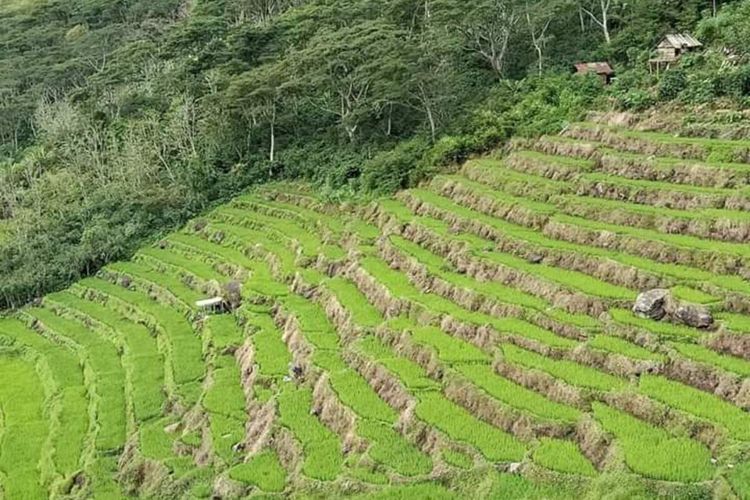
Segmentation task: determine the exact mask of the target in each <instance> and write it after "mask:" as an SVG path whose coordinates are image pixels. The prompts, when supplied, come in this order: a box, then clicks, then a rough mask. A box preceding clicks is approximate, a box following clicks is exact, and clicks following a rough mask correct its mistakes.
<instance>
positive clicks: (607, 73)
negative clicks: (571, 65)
mask: <svg viewBox="0 0 750 500" xmlns="http://www.w3.org/2000/svg"><path fill="white" fill-rule="evenodd" d="M575 72H576V73H577V74H579V75H596V76H598V77H599V78H600V79H601V80H602V83H604V85H609V84H610V83H612V78H614V77H615V70H613V69H612V66H610V65H609V63H607V62H589V63H578V64H576V65H575Z"/></svg>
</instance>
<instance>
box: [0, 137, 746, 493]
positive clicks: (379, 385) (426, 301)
mask: <svg viewBox="0 0 750 500" xmlns="http://www.w3.org/2000/svg"><path fill="white" fill-rule="evenodd" d="M747 151H748V148H747V145H745V144H742V143H727V142H719V141H710V140H706V141H698V140H692V139H690V140H688V139H685V140H679V139H676V138H672V137H668V136H663V135H660V134H649V133H642V132H639V133H636V132H629V131H625V130H617V129H611V128H607V127H604V126H601V125H596V124H579V125H575V126H572V127H571V128H570V129H569V130H568V131H567V132H566V134H565V135H564V136H560V137H548V138H542V139H540V140H537V141H523V142H522V141H519V142H516V143H514V144H513V148H512V151H510V152H509V153H508V154H507V155H505V156H504V157H502V158H499V159H491V158H486V159H479V160H473V161H470V162H469V163H467V164H466V165H465V166H464V167H463V168H462V169H461V170H460V171H459V172H458V173H456V174H451V175H441V176H438V177H436V178H435V179H433V180H432V181H431V182H429V183H427V184H426V185H424V186H422V187H420V188H418V189H413V190H410V191H405V192H402V193H399V194H398V195H397V196H396V197H394V198H392V199H384V200H380V201H377V202H374V203H370V204H363V205H357V204H348V205H346V206H334V205H330V204H326V203H324V202H322V201H321V200H319V199H317V198H316V197H315V195H314V193H313V192H312V191H310V190H308V189H307V188H305V187H304V186H297V185H291V186H290V185H284V186H275V187H273V188H267V189H264V190H262V191H259V192H255V193H252V194H248V195H246V196H243V197H240V198H238V199H236V200H234V201H233V202H232V203H230V204H229V205H227V206H224V207H221V208H219V209H217V210H215V211H213V212H211V213H209V214H207V215H206V216H204V217H202V218H200V219H198V220H195V221H193V222H192V223H191V224H189V225H188V227H186V228H185V229H184V230H183V231H181V232H178V233H175V234H173V235H171V236H169V237H167V238H165V239H164V240H163V241H161V242H159V243H158V244H157V245H155V246H154V247H153V248H147V249H144V250H142V251H141V252H140V253H138V255H136V257H135V258H134V259H133V260H132V261H131V262H122V263H117V264H113V265H111V266H108V267H107V268H106V269H105V270H104V271H102V272H101V273H100V275H99V276H98V277H95V278H90V279H86V280H83V281H81V282H79V283H77V284H75V285H74V286H72V287H71V288H70V289H69V290H66V291H63V292H59V293H56V294H52V295H49V296H47V297H45V298H44V300H43V301H42V303H41V304H39V305H37V306H35V307H30V308H27V309H24V310H22V311H19V312H17V313H15V314H14V315H13V316H9V317H7V318H3V319H0V374H1V375H2V380H3V383H2V384H0V487H1V488H2V494H0V497H5V498H8V499H15V498H19V499H21V498H23V499H33V498H45V497H48V496H55V497H66V496H74V497H86V496H93V497H96V498H118V497H128V496H148V495H154V496H162V497H170V498H181V497H182V498H209V497H214V498H237V497H242V496H246V495H252V494H267V495H276V496H289V495H291V496H299V497H319V498H334V497H344V496H346V497H348V496H356V495H372V496H375V497H378V498H454V497H455V498H465V497H467V496H469V495H471V496H473V497H479V498H578V497H581V496H582V495H586V494H588V495H589V496H590V497H591V498H600V497H601V496H602V495H604V494H618V493H619V494H620V495H622V498H631V497H635V496H637V495H640V498H647V497H655V496H669V497H673V498H683V497H690V498H711V497H713V496H716V497H720V498H750V413H748V410H749V409H750V245H748V242H750V212H748V210H749V209H750V165H747V164H746V163H744V162H745V161H747V160H748V158H747V154H746V153H747ZM717 155H718V156H720V157H721V158H722V161H723V163H721V162H719V161H717V160H716V157H717ZM227 284H232V285H233V286H235V288H236V286H237V285H239V286H240V287H241V299H242V300H241V305H239V307H238V308H237V309H236V310H234V311H233V312H232V313H231V314H219V315H207V314H205V313H202V312H201V311H199V310H197V309H196V307H195V302H196V301H197V300H199V299H201V298H205V297H210V296H213V295H216V294H220V293H221V290H222V289H225V288H227ZM652 288H669V289H671V290H672V293H673V295H674V296H675V297H676V298H677V299H678V300H681V301H685V302H690V303H696V304H703V305H706V306H707V307H709V308H710V310H711V311H712V313H713V315H714V317H715V318H716V324H715V326H714V327H712V328H710V329H704V330H699V329H695V328H691V327H689V326H686V325H678V324H674V323H670V322H668V321H660V322H656V321H652V320H648V319H642V318H638V317H636V316H635V315H633V313H632V312H631V311H630V309H631V307H632V305H633V302H634V300H635V298H636V296H637V294H638V293H639V292H641V291H643V290H646V289H652Z"/></svg>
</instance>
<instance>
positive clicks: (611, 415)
mask: <svg viewBox="0 0 750 500" xmlns="http://www.w3.org/2000/svg"><path fill="white" fill-rule="evenodd" d="M593 410H594V415H595V416H596V418H597V420H599V422H601V424H602V426H603V427H604V428H605V429H606V430H607V431H608V432H611V433H613V434H614V435H615V437H616V438H617V440H618V442H619V443H620V444H621V446H622V448H623V452H624V453H625V462H626V463H627V464H628V467H630V468H631V469H632V470H633V471H634V472H637V473H639V474H643V475H644V476H648V477H653V478H656V479H666V480H670V481H685V482H691V481H703V480H706V479H709V478H710V477H711V476H712V475H713V472H714V467H713V465H712V464H711V452H710V450H709V449H708V448H706V447H705V446H704V445H702V444H700V443H698V442H696V441H693V440H691V439H687V438H682V437H673V436H670V435H669V433H668V432H665V431H664V430H662V429H658V428H656V427H653V426H651V425H649V424H647V423H645V422H642V421H640V420H638V419H636V418H634V417H631V416H630V415H628V414H627V413H624V412H621V411H618V410H615V409H612V408H610V407H608V406H605V405H603V404H600V403H594V405H593Z"/></svg>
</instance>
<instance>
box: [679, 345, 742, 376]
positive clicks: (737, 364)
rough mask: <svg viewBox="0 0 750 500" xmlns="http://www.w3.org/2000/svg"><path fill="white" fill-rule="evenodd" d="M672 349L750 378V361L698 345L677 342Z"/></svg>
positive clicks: (698, 360)
mask: <svg viewBox="0 0 750 500" xmlns="http://www.w3.org/2000/svg"><path fill="white" fill-rule="evenodd" d="M672 347H674V348H675V349H676V350H677V352H679V353H680V354H682V355H683V356H685V357H687V358H690V359H692V360H693V361H697V362H699V363H705V364H707V365H711V366H715V367H718V368H721V369H722V370H726V371H729V372H732V373H735V374H737V375H740V376H742V377H750V361H746V360H744V359H741V358H735V357H733V356H726V355H723V354H719V353H717V352H716V351H712V350H711V349H707V348H705V347H703V346H700V345H696V344H686V343H681V342H675V343H673V344H672Z"/></svg>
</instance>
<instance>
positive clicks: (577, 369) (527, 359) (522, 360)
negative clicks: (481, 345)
mask: <svg viewBox="0 0 750 500" xmlns="http://www.w3.org/2000/svg"><path fill="white" fill-rule="evenodd" d="M503 355H504V359H505V360H506V361H507V362H510V363H513V364H518V365H520V366H523V367H525V368H529V369H536V370H541V371H543V372H546V373H548V374H549V375H552V376H553V377H555V378H559V379H561V380H564V381H565V382H567V383H569V384H572V385H578V386H581V387H587V388H591V389H597V390H601V391H606V390H612V389H617V388H620V387H623V386H624V385H625V381H624V380H621V379H619V378H617V377H614V376H612V375H608V374H606V373H603V372H601V371H599V370H596V369H594V368H590V367H588V366H584V365H581V364H578V363H574V362H572V361H565V360H560V361H558V360H552V359H550V358H547V357H545V356H542V355H539V354H536V353H534V352H531V351H527V350H525V349H521V348H518V347H516V346H513V345H510V344H507V345H504V346H503Z"/></svg>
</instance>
